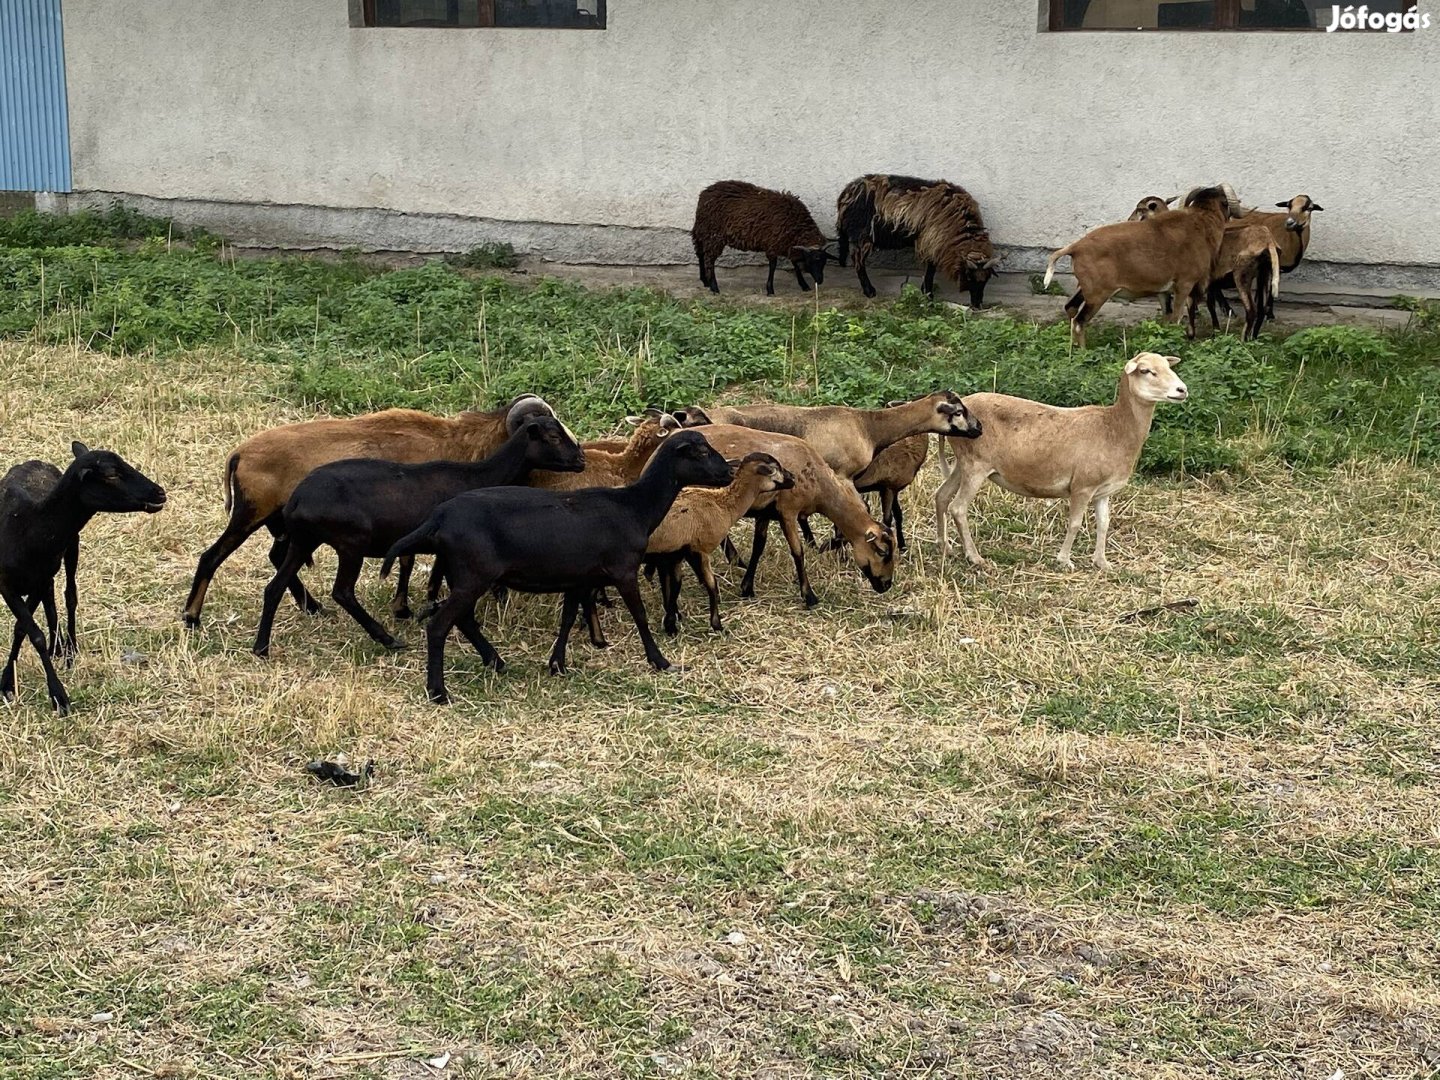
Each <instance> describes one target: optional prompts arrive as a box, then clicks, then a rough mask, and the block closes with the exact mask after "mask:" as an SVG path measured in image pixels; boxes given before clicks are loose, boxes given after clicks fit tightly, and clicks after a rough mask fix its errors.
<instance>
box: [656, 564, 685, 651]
mask: <svg viewBox="0 0 1440 1080" xmlns="http://www.w3.org/2000/svg"><path fill="white" fill-rule="evenodd" d="M658 569H659V575H660V582H659V584H660V603H661V606H662V607H663V608H664V610H665V617H664V621H663V622H662V623H661V626H663V627H664V629H665V633H667V634H669V635H670V636H671V637H674V636H675V635H676V634H678V633H679V632H680V560H679V558H678V557H675V558H667V559H665V560H663V561H661V562H660V563H659V564H658Z"/></svg>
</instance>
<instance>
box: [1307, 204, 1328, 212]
mask: <svg viewBox="0 0 1440 1080" xmlns="http://www.w3.org/2000/svg"><path fill="white" fill-rule="evenodd" d="M1324 209H1325V207H1323V206H1316V205H1315V204H1314V203H1313V202H1312V203H1311V204H1310V212H1311V213H1312V214H1318V213H1320V212H1321V211H1322V210H1324Z"/></svg>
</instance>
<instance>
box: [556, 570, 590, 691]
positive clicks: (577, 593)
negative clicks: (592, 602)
mask: <svg viewBox="0 0 1440 1080" xmlns="http://www.w3.org/2000/svg"><path fill="white" fill-rule="evenodd" d="M588 592H589V590H580V589H571V590H570V591H569V592H567V593H566V594H565V601H564V603H563V604H562V605H561V607H560V629H559V631H558V632H557V633H556V635H555V645H554V647H553V648H552V649H551V650H550V674H551V675H564V674H565V647H566V646H567V645H569V644H570V631H571V630H572V629H574V626H575V616H576V615H578V614H579V613H580V600H581V596H582V593H583V594H588Z"/></svg>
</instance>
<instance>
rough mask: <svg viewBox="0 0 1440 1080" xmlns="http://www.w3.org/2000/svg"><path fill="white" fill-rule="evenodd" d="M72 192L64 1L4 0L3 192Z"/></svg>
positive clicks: (0, 15)
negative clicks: (62, 13) (63, 24)
mask: <svg viewBox="0 0 1440 1080" xmlns="http://www.w3.org/2000/svg"><path fill="white" fill-rule="evenodd" d="M69 190H70V115H69V110H68V108H67V106H66V101H65V38H64V31H63V29H62V27H61V22H60V0H0V191H69Z"/></svg>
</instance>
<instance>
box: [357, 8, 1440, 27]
mask: <svg viewBox="0 0 1440 1080" xmlns="http://www.w3.org/2000/svg"><path fill="white" fill-rule="evenodd" d="M366 2H367V3H369V2H371V0H366ZM1417 2H1418V0H1412V2H1411V4H1410V5H1409V6H1410V7H1415V6H1417ZM1045 3H1046V5H1047V6H1048V8H1049V21H1048V25H1049V30H1050V32H1051V33H1052V34H1155V33H1160V34H1317V33H1318V34H1323V33H1324V32H1325V28H1324V27H1323V26H1241V25H1240V0H1215V25H1213V26H1070V27H1067V26H1066V25H1065V0H1045ZM1341 6H1342V7H1343V6H1344V5H1341ZM1414 32H1415V31H1413V30H1401V31H1400V33H1403V34H1413V33H1414ZM1346 33H1347V34H1348V33H1379V34H1383V33H1385V31H1384V30H1369V29H1368V28H1367V29H1366V30H1362V31H1346Z"/></svg>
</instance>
